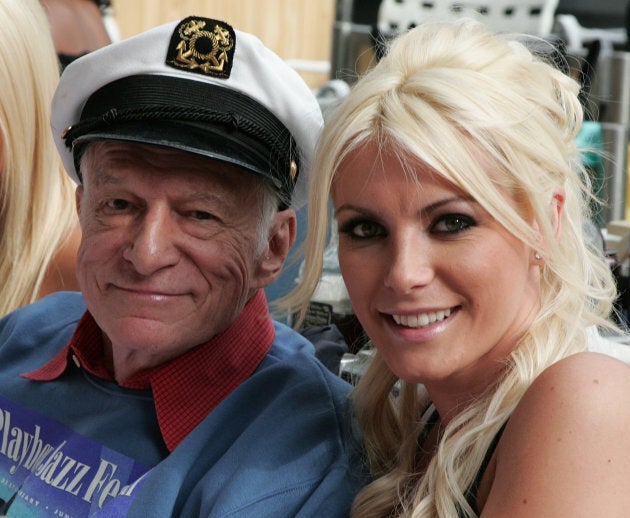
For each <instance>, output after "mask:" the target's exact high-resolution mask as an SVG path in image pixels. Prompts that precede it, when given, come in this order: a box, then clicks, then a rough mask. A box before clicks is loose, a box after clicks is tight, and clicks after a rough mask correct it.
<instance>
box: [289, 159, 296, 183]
mask: <svg viewBox="0 0 630 518" xmlns="http://www.w3.org/2000/svg"><path fill="white" fill-rule="evenodd" d="M297 173H298V167H297V164H296V163H295V160H291V169H290V170H289V176H291V180H293V181H294V182H295V177H296V176H297Z"/></svg>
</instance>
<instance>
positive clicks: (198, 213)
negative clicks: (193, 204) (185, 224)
mask: <svg viewBox="0 0 630 518" xmlns="http://www.w3.org/2000/svg"><path fill="white" fill-rule="evenodd" d="M190 217H191V218H193V219H196V220H199V221H207V220H209V219H213V216H212V214H210V213H209V212H206V211H203V210H194V211H192V212H191V213H190Z"/></svg>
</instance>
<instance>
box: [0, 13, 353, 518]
mask: <svg viewBox="0 0 630 518" xmlns="http://www.w3.org/2000/svg"><path fill="white" fill-rule="evenodd" d="M52 119H53V120H52V126H53V130H54V132H55V136H56V139H57V144H58V147H59V151H60V153H61V154H62V156H63V159H64V163H65V166H66V169H67V171H68V172H69V174H70V175H71V176H72V177H73V178H74V179H75V180H76V181H77V182H78V183H79V186H78V188H77V195H76V200H77V208H78V211H79V216H80V221H81V227H82V231H83V239H82V244H81V247H80V251H79V257H78V277H79V283H80V286H81V290H82V294H78V293H60V294H56V295H52V296H50V297H48V298H46V299H44V300H43V301H41V302H40V303H37V304H34V305H31V306H28V307H26V308H24V309H22V310H19V311H17V312H15V313H13V314H12V315H10V316H9V317H7V318H5V319H4V320H3V321H2V322H0V373H1V377H0V472H1V473H0V498H2V500H3V501H4V503H3V504H2V507H1V508H0V514H8V515H10V516H13V517H25V516H28V517H31V516H71V517H73V518H80V517H87V516H112V517H113V516H115V517H119V516H133V517H148V516H151V517H153V516H174V517H193V516H194V517H198V516H212V517H218V516H228V515H229V516H248V517H249V516H273V517H283V516H304V517H306V516H309V517H310V516H317V517H334V516H346V515H347V513H348V511H349V507H350V504H351V501H352V499H353V496H354V494H355V493H356V492H357V491H358V489H359V488H360V486H361V484H362V478H361V473H360V471H361V470H360V469H359V468H358V467H357V466H360V463H359V462H357V463H356V464H355V462H354V455H355V453H357V452H356V450H355V446H356V444H355V441H354V440H353V438H352V436H351V433H350V431H349V422H350V416H349V409H348V403H347V393H348V390H349V388H350V387H349V386H348V385H347V384H345V383H344V382H343V381H342V380H340V379H338V378H337V377H335V376H334V375H332V374H330V373H329V372H328V371H327V369H326V368H325V367H323V366H322V365H321V364H320V363H319V362H318V361H317V360H316V359H315V358H314V355H313V349H312V346H311V345H310V344H309V343H308V342H306V341H305V340H304V339H303V338H301V337H300V335H299V334H297V333H295V332H293V331H292V330H291V329H289V328H287V327H285V326H283V325H282V324H279V323H277V322H274V321H272V320H271V318H270V316H269V312H268V309H267V304H266V300H265V295H264V291H263V288H264V287H265V286H267V285H269V284H270V283H271V282H273V280H274V279H275V278H276V276H277V275H278V273H279V272H280V269H281V268H282V265H283V262H284V260H285V257H286V255H287V252H288V250H289V248H290V246H291V245H292V243H293V241H294V238H295V226H296V223H295V212H294V210H293V207H294V206H296V204H299V203H300V198H301V197H303V194H304V190H305V189H304V186H305V185H306V173H307V168H308V162H309V158H310V155H311V153H312V150H313V147H314V142H315V139H316V138H317V135H318V132H319V129H320V126H321V115H320V112H319V108H318V105H317V103H316V100H315V99H314V98H313V96H312V94H311V92H310V90H309V89H308V88H307V86H306V85H305V84H304V83H303V82H302V81H301V79H300V78H299V76H297V74H295V73H294V72H293V71H292V70H291V69H290V68H289V67H287V66H286V64H285V63H284V62H282V61H281V60H280V59H279V58H278V57H277V56H276V55H275V54H273V53H272V52H271V51H269V50H268V49H266V48H265V47H264V46H263V45H262V44H261V43H260V42H259V41H258V40H257V39H256V38H254V37H253V36H251V35H249V34H246V33H242V32H239V31H235V30H234V29H233V28H232V27H230V26H229V25H227V24H225V23H223V22H220V21H216V20H211V19H206V18H200V17H189V18H187V19H185V20H182V21H181V22H179V23H173V24H168V25H165V26H162V27H158V28H156V29H153V30H151V31H148V32H146V33H144V34H142V35H139V36H137V37H134V38H131V39H129V40H126V41H123V42H120V43H116V44H113V45H110V46H108V47H105V48H103V49H100V50H98V51H95V52H93V53H91V54H89V55H87V56H85V57H84V58H81V59H79V60H77V61H76V62H75V63H73V64H72V65H70V66H69V67H68V69H67V70H66V71H65V73H64V75H63V77H62V80H61V83H60V85H59V88H58V91H57V94H56V96H55V100H54V103H53V115H52ZM292 196H293V198H294V199H293V200H292V199H291V198H292ZM296 197H297V199H296Z"/></svg>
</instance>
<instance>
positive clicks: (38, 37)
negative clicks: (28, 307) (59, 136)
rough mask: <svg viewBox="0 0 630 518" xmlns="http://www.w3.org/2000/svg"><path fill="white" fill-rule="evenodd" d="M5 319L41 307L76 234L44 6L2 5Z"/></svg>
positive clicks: (0, 170) (33, 2) (26, 1)
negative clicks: (59, 258) (57, 262)
mask: <svg viewBox="0 0 630 518" xmlns="http://www.w3.org/2000/svg"><path fill="white" fill-rule="evenodd" d="M0 24H1V25H2V30H1V31H0V32H1V33H2V37H1V38H0V84H1V85H2V94H1V95H0V138H1V140H0V158H1V166H0V175H1V176H0V196H1V200H0V232H1V233H2V234H1V242H2V246H1V251H0V278H1V279H2V285H1V287H0V316H3V315H5V314H7V313H8V312H10V311H12V310H14V309H16V308H18V307H20V306H23V305H25V304H28V303H30V302H33V301H35V300H36V299H37V298H38V293H39V291H40V288H41V286H42V282H43V281H44V279H45V276H46V273H47V270H48V268H49V266H50V264H51V261H52V260H53V258H54V257H55V254H56V253H57V252H58V250H59V247H60V246H61V245H62V244H63V242H64V240H65V239H67V238H69V236H70V235H71V234H72V231H73V230H74V229H75V228H76V223H77V216H76V208H75V202H74V184H73V182H72V181H71V180H70V178H69V177H68V176H67V175H66V174H65V173H64V171H63V169H62V166H61V160H60V158H59V156H58V153H57V150H56V149H55V145H54V142H53V138H52V133H51V130H50V104H51V100H52V97H53V94H54V91H55V88H56V85H57V82H58V80H59V65H58V61H57V55H56V53H55V49H54V45H53V41H52V37H51V35H50V29H49V25H48V18H47V17H46V14H45V12H44V10H43V8H42V7H41V5H40V3H39V1H38V0H19V1H14V0H0Z"/></svg>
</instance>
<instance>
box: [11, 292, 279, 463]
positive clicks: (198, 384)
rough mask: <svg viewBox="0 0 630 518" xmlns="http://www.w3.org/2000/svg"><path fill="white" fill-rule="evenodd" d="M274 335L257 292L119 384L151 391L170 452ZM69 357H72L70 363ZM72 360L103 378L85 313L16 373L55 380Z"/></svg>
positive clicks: (93, 328)
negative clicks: (221, 325)
mask: <svg viewBox="0 0 630 518" xmlns="http://www.w3.org/2000/svg"><path fill="white" fill-rule="evenodd" d="M274 337H275V330H274V327H273V322H272V321H271V317H270V316H269V311H268V308H267V299H266V297H265V293H264V291H263V290H259V291H258V292H257V293H256V294H255V295H254V296H253V297H252V298H251V299H250V300H249V301H248V302H247V304H246V305H245V307H244V308H243V311H242V312H241V314H240V315H239V316H238V317H237V318H236V320H235V321H234V322H233V323H232V325H231V326H230V327H229V328H228V329H226V330H225V331H223V332H222V333H220V334H218V335H217V336H215V337H213V338H211V339H210V340H209V341H208V342H207V343H205V344H202V345H201V346H199V347H196V348H195V349H192V350H190V351H188V352H186V353H185V354H183V355H182V356H179V357H177V358H175V359H174V360H172V361H170V362H168V363H165V364H163V365H159V366H157V367H153V368H151V369H147V370H144V371H140V372H138V373H136V374H134V375H133V376H131V377H130V378H128V379H126V380H124V381H123V382H122V383H120V385H121V386H123V387H126V388H131V389H138V390H147V389H149V390H151V391H152V392H153V397H154V401H155V408H156V411H157V416H158V422H159V425H160V430H161V432H162V437H163V438H164V442H165V444H166V446H167V447H168V449H169V450H170V451H172V450H174V449H175V448H176V447H177V445H178V444H179V443H180V442H181V441H182V440H183V439H184V438H185V437H186V436H187V435H188V434H189V433H190V432H191V431H192V430H193V428H195V427H196V426H197V425H198V424H199V423H200V422H201V421H202V420H203V419H204V418H205V417H206V416H207V415H208V414H209V413H210V412H211V411H212V410H213V409H214V408H215V407H216V406H217V405H218V404H219V403H221V401H223V400H224V399H225V398H226V397H227V396H228V395H229V394H230V393H231V392H232V391H233V390H234V389H235V388H236V387H238V386H239V385H240V384H241V383H242V382H243V381H245V380H246V379H247V378H248V377H249V376H250V375H251V374H252V373H253V372H254V371H255V370H256V368H257V367H258V365H259V364H260V362H261V361H262V359H263V358H264V356H265V354H267V351H268V350H269V348H270V347H271V344H272V342H273V339H274ZM71 360H72V361H71ZM73 364H76V366H80V367H82V368H83V369H85V370H86V371H88V372H89V373H91V374H92V375H94V376H97V377H99V378H102V379H105V380H107V381H114V380H113V378H112V376H111V375H110V374H109V372H108V371H107V369H106V368H105V362H104V354H103V336H102V332H101V330H100V329H99V327H98V325H97V324H96V322H95V320H94V318H93V317H92V315H91V314H90V313H89V312H86V313H85V314H84V315H83V317H82V318H81V320H80V321H79V323H78V325H77V328H76V330H75V332H74V335H73V336H72V339H71V340H70V342H69V343H68V344H67V345H66V346H65V347H64V348H63V349H62V350H61V351H59V353H57V355H56V356H55V357H53V358H52V359H51V360H50V361H48V362H47V363H46V364H45V365H43V366H42V367H40V368H39V369H37V370H34V371H32V372H29V373H25V374H22V376H23V377H24V378H27V379H30V380H34V381H52V380H55V379H58V378H60V377H61V376H62V375H63V374H64V373H65V372H66V371H67V370H68V369H69V368H71V366H72V365H73Z"/></svg>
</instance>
